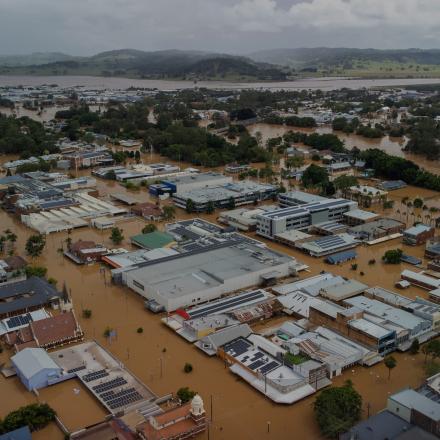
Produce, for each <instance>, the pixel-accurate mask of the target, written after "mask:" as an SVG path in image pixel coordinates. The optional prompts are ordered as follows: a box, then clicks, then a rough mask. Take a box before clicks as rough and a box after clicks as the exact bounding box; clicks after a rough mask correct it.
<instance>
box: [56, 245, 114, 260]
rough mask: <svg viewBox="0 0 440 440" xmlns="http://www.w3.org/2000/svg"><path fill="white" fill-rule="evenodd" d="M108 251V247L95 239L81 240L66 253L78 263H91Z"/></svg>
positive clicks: (65, 253)
mask: <svg viewBox="0 0 440 440" xmlns="http://www.w3.org/2000/svg"><path fill="white" fill-rule="evenodd" d="M107 253H108V249H107V248H106V247H104V246H103V245H102V244H96V243H95V242H94V241H86V240H79V241H77V242H75V243H73V244H72V245H71V246H70V248H69V249H68V250H67V251H66V252H64V255H65V256H66V257H68V258H70V259H71V260H73V261H74V262H75V263H78V264H91V263H94V262H95V261H99V260H100V259H101V257H102V256H104V255H106V254H107Z"/></svg>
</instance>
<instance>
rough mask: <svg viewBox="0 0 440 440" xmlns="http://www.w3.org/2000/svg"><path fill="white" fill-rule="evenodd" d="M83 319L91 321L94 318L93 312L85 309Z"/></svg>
mask: <svg viewBox="0 0 440 440" xmlns="http://www.w3.org/2000/svg"><path fill="white" fill-rule="evenodd" d="M82 317H83V318H85V319H90V318H91V317H92V311H91V310H90V309H84V310H83V311H82Z"/></svg>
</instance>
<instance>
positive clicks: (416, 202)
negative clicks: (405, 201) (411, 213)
mask: <svg viewBox="0 0 440 440" xmlns="http://www.w3.org/2000/svg"><path fill="white" fill-rule="evenodd" d="M413 206H414V208H417V209H420V208H422V207H423V199H421V198H420V197H417V198H415V199H414V201H413Z"/></svg>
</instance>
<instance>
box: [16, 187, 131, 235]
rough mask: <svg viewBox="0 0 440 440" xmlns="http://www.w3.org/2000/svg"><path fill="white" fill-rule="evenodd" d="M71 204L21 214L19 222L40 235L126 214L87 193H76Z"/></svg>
mask: <svg viewBox="0 0 440 440" xmlns="http://www.w3.org/2000/svg"><path fill="white" fill-rule="evenodd" d="M72 200H73V204H72V205H71V206H69V207H58V206H57V205H52V204H51V205H48V206H47V210H45V211H40V212H33V213H30V214H26V215H25V214H23V215H22V216H21V221H22V222H23V223H24V224H25V225H26V226H28V227H30V228H32V229H35V230H36V231H38V232H39V233H41V234H50V233H52V232H59V231H66V230H70V229H74V228H79V227H84V226H87V225H88V224H89V221H90V220H91V219H94V218H98V217H103V216H113V217H117V216H123V215H125V214H126V213H127V210H126V209H124V208H120V207H117V206H115V205H113V204H111V203H108V202H105V201H103V200H100V199H98V198H96V197H92V196H91V195H89V194H87V193H77V194H75V195H73V196H72Z"/></svg>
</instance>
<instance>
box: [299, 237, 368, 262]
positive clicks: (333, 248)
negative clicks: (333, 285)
mask: <svg viewBox="0 0 440 440" xmlns="http://www.w3.org/2000/svg"><path fill="white" fill-rule="evenodd" d="M358 244H359V242H358V241H357V240H355V239H354V238H353V237H352V236H351V235H349V234H337V235H329V236H327V237H321V238H317V239H316V240H308V241H303V242H301V243H299V244H298V245H297V247H298V248H299V249H301V250H302V251H303V252H307V253H308V254H310V255H311V256H313V257H324V256H326V255H330V254H334V253H335V252H341V251H344V250H348V249H352V248H355V247H356V246H358Z"/></svg>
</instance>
